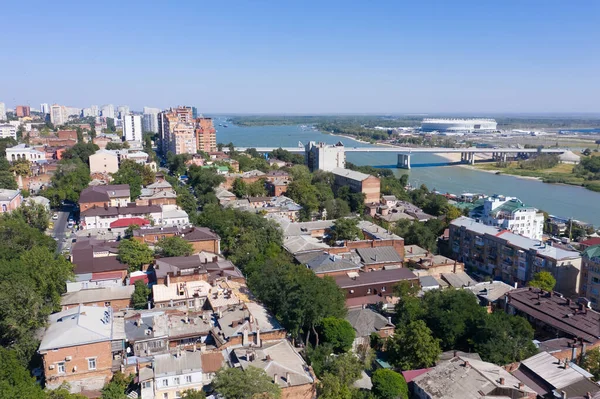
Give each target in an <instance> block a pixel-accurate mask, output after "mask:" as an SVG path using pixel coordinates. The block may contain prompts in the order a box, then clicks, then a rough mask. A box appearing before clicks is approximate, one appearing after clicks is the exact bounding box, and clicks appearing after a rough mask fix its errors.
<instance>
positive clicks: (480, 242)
mask: <svg viewBox="0 0 600 399" xmlns="http://www.w3.org/2000/svg"><path fill="white" fill-rule="evenodd" d="M475 245H477V246H478V247H483V246H485V242H484V241H483V239H482V238H481V237H475Z"/></svg>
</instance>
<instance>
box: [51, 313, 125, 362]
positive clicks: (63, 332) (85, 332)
mask: <svg viewBox="0 0 600 399" xmlns="http://www.w3.org/2000/svg"><path fill="white" fill-rule="evenodd" d="M112 339H113V316H112V309H111V308H110V307H100V306H83V305H80V306H77V307H74V308H71V309H68V310H63V311H62V312H58V313H54V314H51V315H50V316H49V317H48V328H46V331H45V332H44V337H43V338H42V342H41V343H40V349H39V350H40V351H47V350H51V349H57V348H65V347H69V346H78V345H86V344H91V343H96V342H104V341H111V340H112Z"/></svg>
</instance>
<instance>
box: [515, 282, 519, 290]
mask: <svg viewBox="0 0 600 399" xmlns="http://www.w3.org/2000/svg"><path fill="white" fill-rule="evenodd" d="M517 285H519V283H516V282H515V290H516V289H517Z"/></svg>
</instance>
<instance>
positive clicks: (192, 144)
mask: <svg viewBox="0 0 600 399" xmlns="http://www.w3.org/2000/svg"><path fill="white" fill-rule="evenodd" d="M193 122H194V121H193V118H192V109H191V108H190V107H177V108H171V109H169V110H168V111H163V112H161V113H160V114H158V130H159V131H158V134H159V136H160V141H161V148H162V151H163V153H165V154H166V153H167V152H172V153H174V154H176V155H178V154H195V153H196V151H197V149H196V148H197V147H196V133H195V125H194V123H193Z"/></svg>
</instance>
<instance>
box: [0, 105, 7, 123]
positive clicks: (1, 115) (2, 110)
mask: <svg viewBox="0 0 600 399" xmlns="http://www.w3.org/2000/svg"><path fill="white" fill-rule="evenodd" d="M5 120H6V105H4V103H0V121H5Z"/></svg>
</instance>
